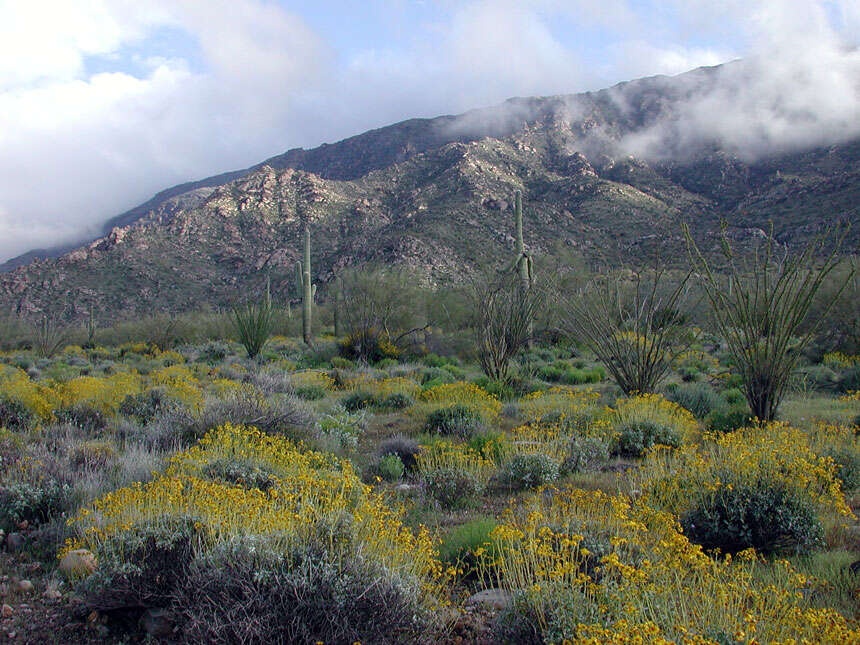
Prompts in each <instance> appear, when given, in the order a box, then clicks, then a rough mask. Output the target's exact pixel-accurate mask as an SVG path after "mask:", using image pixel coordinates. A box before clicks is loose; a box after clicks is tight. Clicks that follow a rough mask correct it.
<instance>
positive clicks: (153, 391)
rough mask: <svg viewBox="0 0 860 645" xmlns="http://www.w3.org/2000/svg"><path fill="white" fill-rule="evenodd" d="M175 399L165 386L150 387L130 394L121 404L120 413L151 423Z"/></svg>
mask: <svg viewBox="0 0 860 645" xmlns="http://www.w3.org/2000/svg"><path fill="white" fill-rule="evenodd" d="M172 403H173V401H172V400H171V399H170V398H169V397H168V396H167V392H166V391H165V390H164V389H163V388H157V387H156V388H150V389H148V390H145V391H143V392H138V393H137V394H129V395H128V396H126V397H125V399H124V400H123V402H122V403H120V406H119V413H120V414H124V415H125V416H128V417H134V418H135V419H137V420H138V421H140V422H141V423H149V422H150V421H151V420H152V419H154V418H155V415H156V414H158V412H159V411H161V410H162V409H163V408H164V407H165V406H168V405H171V404H172Z"/></svg>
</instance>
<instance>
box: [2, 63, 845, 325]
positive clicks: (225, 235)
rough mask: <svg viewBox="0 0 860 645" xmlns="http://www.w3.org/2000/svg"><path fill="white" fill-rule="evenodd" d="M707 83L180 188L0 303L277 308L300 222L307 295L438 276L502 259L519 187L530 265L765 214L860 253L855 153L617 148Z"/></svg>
mask: <svg viewBox="0 0 860 645" xmlns="http://www.w3.org/2000/svg"><path fill="white" fill-rule="evenodd" d="M721 70H722V68H703V69H700V70H694V71H693V72H690V73H688V74H685V75H681V76H679V77H673V78H668V77H654V78H648V79H641V80H638V81H632V82H629V83H624V84H621V85H618V86H616V87H613V88H610V89H608V90H602V91H600V92H594V93H587V94H579V95H568V96H557V97H541V98H530V99H512V100H510V101H507V102H506V103H504V104H502V105H501V106H496V107H493V108H485V109H482V110H475V111H472V112H469V113H466V114H464V115H460V116H447V117H439V118H436V119H416V120H410V121H405V122H402V123H398V124H395V125H392V126H389V127H386V128H381V129H378V130H373V131H370V132H367V133H364V134H361V135H358V136H356V137H352V138H350V139H346V140H344V141H341V142H339V143H336V144H333V145H323V146H321V147H319V148H315V149H313V150H301V149H299V150H291V151H289V152H287V153H285V154H283V155H280V156H277V157H273V158H271V159H269V160H267V161H266V162H263V163H262V164H260V165H258V166H255V167H253V168H250V169H247V170H244V171H236V172H232V173H227V174H225V175H220V176H217V177H212V178H208V179H205V180H202V181H200V182H193V183H190V184H184V185H182V186H177V187H174V188H171V189H168V190H166V191H164V192H162V193H160V194H159V195H157V196H155V197H154V198H153V199H152V200H150V201H149V202H147V203H146V204H143V205H141V206H140V207H137V208H135V209H132V210H131V211H129V212H127V213H124V214H122V215H120V216H118V217H117V218H114V219H113V220H111V221H110V222H109V223H108V225H107V227H106V235H105V236H104V237H103V238H100V239H98V240H95V241H94V242H93V243H92V244H89V245H87V246H84V247H81V248H78V249H75V250H68V249H62V250H59V251H55V252H62V255H60V256H59V257H56V258H44V259H38V258H37V259H35V260H32V259H31V258H32V256H28V257H27V258H26V259H27V260H30V261H29V263H28V264H26V265H25V266H19V267H17V268H14V270H12V271H11V272H7V273H5V274H2V275H0V308H2V309H3V310H6V311H15V312H18V313H21V314H25V315H34V314H38V313H40V312H43V311H53V312H56V313H63V314H64V315H65V316H66V317H69V318H80V317H82V316H83V315H85V313H86V312H87V311H88V310H89V308H90V306H93V307H95V308H96V310H97V311H100V312H102V317H111V318H114V317H117V316H119V315H121V314H125V315H128V314H133V313H135V312H152V311H154V310H174V311H175V310H183V309H188V308H194V307H197V306H200V305H201V304H203V303H208V304H210V305H213V306H216V307H217V306H224V305H227V304H229V303H231V302H233V301H235V300H236V299H237V297H239V295H240V294H244V293H245V292H246V290H247V288H248V287H253V286H259V285H260V284H262V282H263V281H264V280H265V279H267V278H270V279H271V280H272V284H273V288H274V289H275V291H276V293H278V294H279V295H281V296H282V297H289V295H290V294H291V293H292V288H293V287H292V285H293V282H294V275H295V273H294V271H295V270H294V266H293V265H294V263H295V260H296V259H297V257H298V249H299V234H300V230H301V227H302V222H303V221H305V220H308V221H309V222H310V223H311V227H312V234H313V238H314V245H313V264H314V273H315V280H317V281H319V282H323V283H325V282H326V281H327V280H329V279H330V278H331V277H332V276H333V275H334V274H336V273H337V271H339V270H341V269H342V268H344V267H346V266H356V265H361V264H364V263H368V262H384V263H388V264H400V265H408V266H412V267H415V268H418V269H419V270H421V271H422V272H425V274H426V275H427V276H428V277H431V278H433V279H444V278H446V277H449V276H452V275H453V276H456V275H458V274H459V273H461V271H462V269H463V267H469V266H475V265H478V264H482V263H485V262H489V261H494V260H498V259H500V258H504V257H507V255H508V254H509V253H510V250H511V249H512V246H513V240H512V237H511V233H512V225H511V212H510V210H511V207H510V204H509V202H510V200H511V196H512V194H513V191H514V190H516V189H520V190H522V191H523V192H524V196H525V199H526V205H527V213H526V222H525V226H526V236H527V243H528V244H529V246H530V247H531V248H532V249H533V250H535V251H537V252H543V253H548V252H553V251H554V250H555V249H557V247H558V245H559V244H562V245H566V246H569V247H572V248H575V249H577V250H579V251H581V252H582V253H583V254H585V255H586V256H591V255H594V254H596V253H598V252H599V251H601V250H604V249H607V248H615V249H620V250H621V251H622V252H623V253H624V254H625V255H626V256H627V257H629V258H632V259H634V260H635V259H636V258H637V257H641V256H642V254H643V253H645V252H647V249H648V248H650V246H651V245H652V244H653V241H654V239H655V237H658V238H664V239H668V240H670V242H671V241H672V240H674V241H675V242H677V243H678V244H679V245H680V243H681V240H680V233H679V230H680V226H679V225H680V223H681V222H682V221H689V222H691V223H692V224H693V226H694V227H695V229H696V230H697V231H698V232H699V234H704V233H705V232H706V231H708V230H713V229H714V228H715V227H716V225H717V222H718V221H719V219H720V218H726V219H727V220H728V221H729V222H730V223H731V224H732V225H733V226H736V227H738V235H739V236H740V237H744V236H749V235H757V234H760V232H757V231H756V229H760V228H763V227H766V226H767V222H768V220H769V219H771V218H772V219H773V220H774V224H775V230H776V235H777V237H778V238H779V239H780V240H781V241H784V242H788V243H791V242H795V241H797V242H800V241H803V240H804V239H807V238H808V236H809V235H811V234H813V233H815V232H816V231H819V230H821V229H822V228H823V227H825V226H827V225H829V224H831V223H833V222H834V221H836V220H837V219H838V220H845V221H850V222H854V223H855V226H854V227H853V233H852V235H853V237H852V239H851V241H850V242H851V244H854V245H856V241H857V233H858V226H857V224H860V221H858V220H860V213H858V209H860V206H858V205H860V141H856V140H855V141H850V142H847V143H842V144H839V145H830V146H827V147H820V148H813V149H806V150H794V151H787V152H782V153H780V154H769V155H767V156H763V157H760V158H757V159H750V158H744V157H740V156H738V155H734V154H731V153H729V152H727V151H724V150H721V149H720V148H719V147H718V146H717V145H715V144H714V142H712V141H708V140H706V139H705V140H701V141H697V142H694V143H693V144H690V142H689V141H686V140H685V141H684V142H683V145H681V143H680V142H679V141H674V140H673V139H672V138H671V135H669V136H667V138H666V141H665V142H664V145H663V152H662V153H661V154H660V155H651V156H650V158H647V159H646V158H638V157H633V156H630V155H629V154H627V151H626V150H625V149H624V141H625V140H626V139H627V138H629V137H630V136H631V135H635V134H637V133H640V132H644V131H647V130H648V129H649V128H653V127H654V126H655V125H658V124H664V123H672V122H673V119H677V118H679V117H678V114H679V113H680V110H679V106H681V105H683V104H684V102H685V101H688V100H689V99H690V97H691V96H694V95H697V94H702V93H707V92H708V91H709V88H710V87H711V86H712V85H713V84H714V83H715V82H717V80H718V77H719V74H720V73H722V72H721ZM666 130H667V131H668V132H670V133H671V131H672V129H671V128H667V129H666ZM46 254H48V255H50V254H51V252H50V251H48V252H46ZM22 257H23V256H22ZM15 264H16V262H15V261H11V262H10V263H8V266H7V268H13V267H14V265H15Z"/></svg>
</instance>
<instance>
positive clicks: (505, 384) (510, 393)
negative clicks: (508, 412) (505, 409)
mask: <svg viewBox="0 0 860 645" xmlns="http://www.w3.org/2000/svg"><path fill="white" fill-rule="evenodd" d="M472 382H473V383H474V384H475V385H477V386H478V387H481V388H483V389H484V390H486V391H487V393H488V394H492V395H494V396H496V397H497V398H499V399H501V400H502V401H510V400H511V399H513V398H514V397H515V396H516V392H515V391H514V388H513V386H512V385H511V383H510V382H509V381H500V380H498V379H491V378H488V377H486V376H481V377H478V378H476V379H475V380H474V381H472Z"/></svg>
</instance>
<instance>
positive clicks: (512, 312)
mask: <svg viewBox="0 0 860 645" xmlns="http://www.w3.org/2000/svg"><path fill="white" fill-rule="evenodd" d="M546 293H547V289H546V288H545V287H541V286H539V285H537V284H534V283H532V284H531V285H529V286H528V287H527V288H526V287H524V286H523V285H522V284H521V282H520V276H519V275H518V274H513V273H510V272H502V273H499V274H497V275H494V276H492V277H487V276H481V277H478V278H476V279H474V280H473V281H472V285H471V298H472V307H473V320H472V329H473V332H474V335H475V347H476V351H477V354H478V362H479V363H480V365H481V369H482V370H483V371H484V374H486V375H487V376H489V377H490V378H492V379H499V380H506V379H507V378H508V376H509V369H510V364H511V361H512V360H513V359H514V358H515V357H516V355H517V354H518V353H519V351H520V349H522V347H523V346H524V345H525V344H527V343H528V340H529V330H530V327H531V322H532V320H534V318H535V315H536V313H537V312H538V311H539V310H540V309H541V307H542V306H543V303H544V302H545V300H546Z"/></svg>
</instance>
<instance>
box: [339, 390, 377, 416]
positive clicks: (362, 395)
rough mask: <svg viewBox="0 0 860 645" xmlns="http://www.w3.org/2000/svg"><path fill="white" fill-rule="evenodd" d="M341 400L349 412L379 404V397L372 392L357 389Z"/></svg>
mask: <svg viewBox="0 0 860 645" xmlns="http://www.w3.org/2000/svg"><path fill="white" fill-rule="evenodd" d="M340 402H341V405H343V407H344V408H345V409H346V410H347V411H348V412H357V411H358V410H366V409H367V408H370V407H373V406H374V405H376V404H377V399H376V396H375V395H374V394H373V393H371V392H366V391H364V390H357V391H355V392H352V393H350V394H348V395H346V396H345V397H344V398H343V399H341V401H340Z"/></svg>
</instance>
